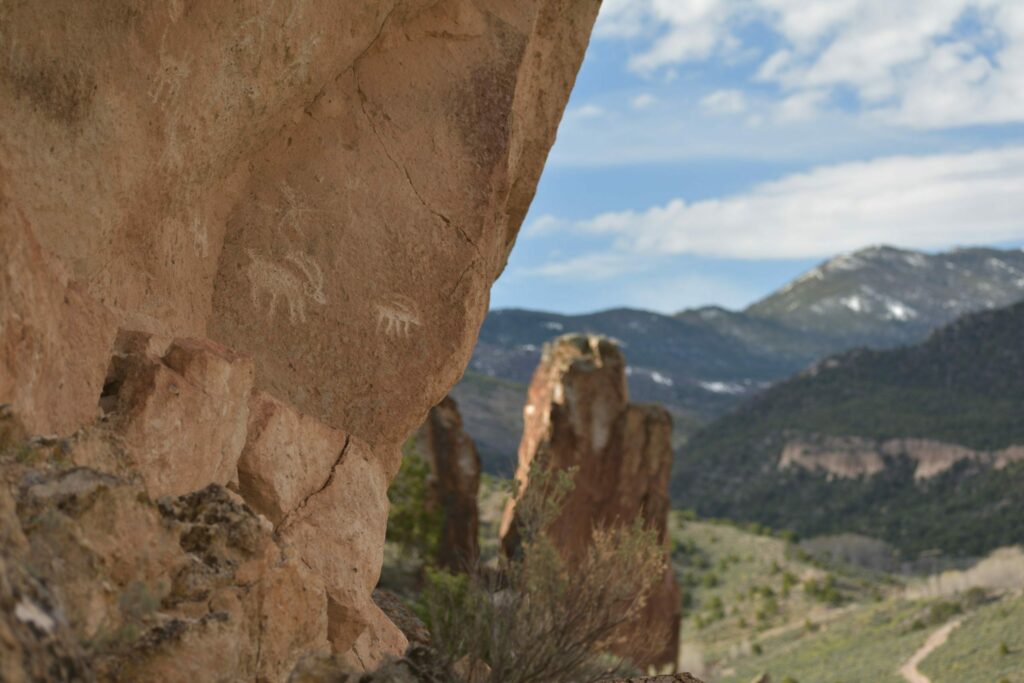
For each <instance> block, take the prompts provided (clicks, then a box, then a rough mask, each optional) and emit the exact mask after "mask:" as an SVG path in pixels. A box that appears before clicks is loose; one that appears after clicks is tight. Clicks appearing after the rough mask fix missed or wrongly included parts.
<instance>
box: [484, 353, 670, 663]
mask: <svg viewBox="0 0 1024 683" xmlns="http://www.w3.org/2000/svg"><path fill="white" fill-rule="evenodd" d="M523 417H524V422H525V428H524V430H523V439H522V442H521V443H520V445H519V466H518V470H517V472H516V479H517V481H519V482H522V483H523V484H524V485H523V486H521V487H520V495H523V493H524V492H525V491H526V488H527V487H528V486H529V474H530V469H531V467H533V466H535V465H537V466H541V467H545V468H551V469H553V470H567V469H569V468H573V467H575V468H578V470H577V472H576V476H575V479H574V488H573V490H572V492H571V493H570V494H569V496H568V499H567V500H566V502H565V506H564V508H563V510H562V512H561V514H560V515H559V517H558V518H557V519H556V520H555V521H554V523H553V524H552V525H551V527H550V528H549V529H548V532H549V533H550V534H551V535H552V537H553V538H554V539H555V541H556V543H557V545H558V547H559V548H561V549H562V550H563V552H564V553H565V554H566V556H567V557H572V556H574V555H578V554H579V553H581V552H582V551H583V550H584V549H585V548H586V547H587V546H588V544H589V543H590V540H591V533H592V531H593V529H595V528H600V527H606V526H612V525H622V524H631V523H633V522H634V521H635V520H636V519H637V518H640V519H641V520H642V521H643V523H644V525H645V526H646V527H648V528H651V529H654V530H655V531H656V532H657V534H658V537H659V539H660V540H661V541H662V542H663V543H667V542H668V539H667V526H668V511H669V499H668V483H669V478H670V476H671V468H672V447H671V436H672V421H671V418H670V417H669V415H668V413H667V412H666V411H665V410H664V409H663V408H660V407H657V406H646V405H632V404H630V403H629V398H628V393H627V390H626V361H625V358H624V357H623V355H622V352H621V351H620V350H619V348H618V347H617V346H616V345H615V344H614V343H612V342H611V341H609V340H608V339H606V338H602V337H596V336H588V335H565V336H563V337H559V338H558V339H556V340H555V341H553V342H551V343H550V344H548V345H546V346H545V348H544V353H543V356H542V358H541V362H540V365H538V366H537V370H536V372H535V373H534V375H533V380H532V381H531V383H530V388H529V394H528V398H527V402H526V406H525V408H524V410H523ZM501 535H502V543H503V545H504V546H505V548H506V551H508V552H511V551H512V550H513V547H514V545H515V543H516V542H517V530H516V516H515V502H514V501H512V502H510V504H509V506H508V507H507V508H506V510H505V517H504V519H503V520H502V526H501ZM680 610H681V600H680V594H679V588H678V586H677V585H676V583H675V579H674V576H673V574H672V571H671V569H670V568H668V569H667V570H666V572H665V575H664V576H663V577H662V580H661V582H660V583H659V584H658V586H657V588H656V589H655V592H654V594H653V595H652V596H651V599H650V601H649V603H648V605H647V609H646V612H645V614H644V617H643V619H642V623H640V624H637V625H636V626H635V629H634V630H632V631H631V632H630V633H629V638H630V640H629V642H628V643H627V645H626V646H625V648H624V649H623V653H624V654H627V655H631V654H632V655H635V654H636V653H643V655H642V656H640V657H639V659H640V661H639V662H638V663H640V664H659V665H660V664H672V665H674V664H675V663H676V659H677V652H678V641H679V625H680ZM653 634H660V635H662V636H663V637H664V639H665V642H664V643H663V644H658V648H656V649H658V652H657V653H656V654H655V655H653V656H651V655H650V651H651V642H650V639H651V638H652V637H653Z"/></svg>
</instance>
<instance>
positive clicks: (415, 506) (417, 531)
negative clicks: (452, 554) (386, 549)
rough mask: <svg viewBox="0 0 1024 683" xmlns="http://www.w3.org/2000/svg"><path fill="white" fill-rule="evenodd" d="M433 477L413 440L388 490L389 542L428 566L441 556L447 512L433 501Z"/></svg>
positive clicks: (405, 450) (407, 443)
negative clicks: (442, 530) (431, 481)
mask: <svg viewBox="0 0 1024 683" xmlns="http://www.w3.org/2000/svg"><path fill="white" fill-rule="evenodd" d="M429 476H430V465H429V464H428V463H427V462H426V460H424V458H423V456H422V455H420V453H419V451H418V450H417V449H416V442H415V440H414V439H410V440H409V441H407V442H406V443H405V445H404V446H403V447H402V466H401V468H400V469H399V470H398V475H397V476H396V477H395V480H394V481H393V482H392V484H391V487H390V488H389V489H388V500H389V501H390V502H391V511H390V512H389V513H388V527H387V540H389V541H391V542H393V543H397V544H398V545H399V546H400V547H401V548H402V550H403V552H408V553H415V554H416V555H418V556H419V557H420V559H421V560H422V561H423V562H424V563H427V564H429V563H431V562H433V561H434V558H435V557H436V556H437V548H438V544H439V543H440V539H441V525H442V523H443V511H442V510H441V508H440V506H437V505H434V504H433V503H432V501H431V492H430V485H429V483H428V478H429Z"/></svg>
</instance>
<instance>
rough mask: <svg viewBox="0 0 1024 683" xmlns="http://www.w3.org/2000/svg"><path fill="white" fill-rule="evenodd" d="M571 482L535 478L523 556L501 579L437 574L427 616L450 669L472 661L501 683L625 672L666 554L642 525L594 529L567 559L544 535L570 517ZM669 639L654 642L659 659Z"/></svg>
mask: <svg viewBox="0 0 1024 683" xmlns="http://www.w3.org/2000/svg"><path fill="white" fill-rule="evenodd" d="M571 476H572V473H564V472H563V473H557V474H552V473H548V472H544V471H540V470H537V471H534V472H531V474H530V487H529V488H528V489H527V491H526V493H525V494H524V496H523V498H522V499H521V500H520V501H519V502H518V503H517V507H516V512H517V519H518V520H519V535H520V537H519V548H518V552H517V553H516V554H515V556H514V557H512V558H502V559H500V560H499V566H498V568H497V570H496V571H495V570H492V571H486V570H480V571H477V572H475V573H473V574H471V575H469V576H462V577H452V576H450V575H447V574H439V573H435V572H431V573H430V574H429V575H428V579H429V580H428V586H427V589H426V590H425V591H424V594H423V597H422V610H423V612H424V615H425V616H426V618H427V621H428V624H429V626H430V630H431V634H432V636H433V642H434V645H435V647H436V648H437V649H438V651H439V653H440V655H441V656H442V657H443V658H445V659H446V660H447V661H449V662H455V661H458V660H461V659H464V658H465V661H467V662H470V663H475V664H476V666H477V671H475V672H473V673H474V674H475V675H478V676H481V677H482V678H483V679H484V680H487V681H492V682H494V683H497V682H499V681H500V682H501V683H586V682H589V681H597V680H601V679H603V678H605V677H607V676H609V675H611V674H614V673H618V672H620V671H622V670H623V669H624V666H623V665H624V663H623V661H622V660H621V659H620V658H617V657H615V656H612V655H611V654H610V653H611V652H612V651H614V650H615V648H616V646H617V645H620V644H621V643H622V642H623V640H624V639H625V638H626V637H627V636H628V634H629V631H628V625H629V624H630V622H632V621H634V620H635V619H636V618H637V617H638V616H639V615H640V614H641V613H642V611H643V610H644V608H645V606H646V604H647V598H648V596H649V595H650V593H651V591H652V589H653V588H654V586H655V584H656V583H657V582H659V581H660V580H661V577H662V576H663V573H664V571H665V549H664V548H663V547H662V545H661V544H660V543H659V542H658V539H657V535H656V534H655V533H654V532H652V531H649V530H646V529H644V528H643V527H642V526H641V525H640V524H639V523H636V524H633V525H629V526H620V527H616V528H607V529H595V530H594V533H593V542H592V543H591V545H590V547H589V548H588V550H587V551H586V552H585V553H584V554H583V555H582V556H581V557H574V558H571V559H567V558H565V557H563V555H562V553H561V552H560V551H559V548H557V547H556V545H555V543H553V542H552V540H551V538H549V536H548V535H547V533H546V531H545V529H546V528H547V527H548V525H550V523H551V522H552V521H554V520H555V519H556V518H557V517H558V515H559V513H560V512H561V509H562V506H563V504H564V502H565V498H566V496H567V495H568V493H569V492H570V491H571V489H572V484H571ZM661 635H663V636H664V637H668V634H661ZM664 637H659V634H654V633H651V634H649V641H650V642H651V644H652V653H653V652H655V651H657V650H659V649H660V648H661V647H662V646H663V645H664V642H665V640H664ZM484 664H486V667H484V666H483V665H484Z"/></svg>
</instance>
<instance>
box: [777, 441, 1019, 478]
mask: <svg viewBox="0 0 1024 683" xmlns="http://www.w3.org/2000/svg"><path fill="white" fill-rule="evenodd" d="M900 457H905V458H909V459H910V460H912V461H913V462H914V463H915V467H914V480H915V481H918V482H922V481H926V480H928V479H931V478H933V477H936V476H938V475H940V474H942V473H943V472H946V471H947V470H949V469H951V468H952V467H953V466H954V465H956V464H957V463H959V462H962V461H967V462H974V463H978V464H979V465H984V466H987V467H992V468H994V469H997V470H1000V469H1003V468H1004V467H1006V466H1008V465H1010V464H1012V463H1015V462H1018V461H1021V460H1024V446H1010V447H1008V448H1004V449H1001V450H995V451H976V450H974V449H971V448H967V447H966V446H961V445H959V444H952V443H943V442H941V441H935V440H932V439H886V440H871V439H862V438H859V437H852V436H849V437H835V436H819V437H817V438H814V439H806V438H804V439H794V440H792V441H789V442H787V443H786V445H785V446H784V447H783V450H782V455H781V456H780V457H779V465H778V466H779V469H787V468H790V467H799V468H801V469H805V470H810V471H812V472H813V471H821V472H824V473H826V474H827V475H828V476H829V477H830V478H831V477H838V478H840V479H856V478H858V477H872V476H874V475H876V474H880V473H881V472H883V471H884V470H885V469H886V467H887V466H888V463H889V461H892V460H894V459H896V458H900Z"/></svg>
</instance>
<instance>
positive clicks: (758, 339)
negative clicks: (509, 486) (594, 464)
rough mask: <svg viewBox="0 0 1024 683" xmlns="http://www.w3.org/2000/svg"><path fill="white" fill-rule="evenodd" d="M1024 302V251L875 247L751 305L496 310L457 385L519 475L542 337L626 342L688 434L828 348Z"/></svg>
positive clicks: (641, 377) (636, 381) (477, 431)
mask: <svg viewBox="0 0 1024 683" xmlns="http://www.w3.org/2000/svg"><path fill="white" fill-rule="evenodd" d="M1021 299H1024V251H1022V250H998V249H959V250H955V251H952V252H948V253H944V254H925V253H920V252H914V251H907V250H900V249H895V248H892V247H871V248H868V249H863V250H860V251H858V252H855V253H853V254H846V255H842V256H838V257H836V258H833V259H830V260H828V261H825V262H824V263H822V264H821V265H819V266H818V267H816V268H814V269H812V270H811V271H809V272H808V273H805V274H804V275H802V276H801V277H799V278H797V279H796V280H794V281H793V282H791V283H790V284H788V285H786V286H785V287H783V288H781V289H779V290H778V291H776V292H774V293H773V294H771V295H769V296H768V297H766V298H764V299H762V300H761V301H758V302H757V303H755V304H753V305H751V306H750V307H748V308H747V309H746V310H744V311H730V310H727V309H724V308H720V307H714V306H709V307H703V308H698V309H691V310H686V311H682V312H680V313H678V314H676V315H673V316H666V315H661V314H658V313H653V312H650V311H639V310H634V309H612V310H607V311H601V312H597V313H592V314H588V315H560V314H555V313H547V312H543V311H527V310H521V309H507V310H495V311H492V312H491V313H490V314H489V315H488V316H487V319H486V320H485V322H484V325H483V328H482V330H481V333H480V339H479V341H478V344H477V347H476V350H475V351H474V354H473V358H472V361H471V363H470V366H469V370H468V371H467V373H466V376H465V377H464V379H463V381H462V382H461V383H460V384H459V385H458V386H457V387H456V388H455V390H454V392H453V393H454V394H455V397H456V399H457V400H458V401H459V403H460V405H463V406H468V405H470V404H472V405H474V408H471V409H470V410H469V414H467V415H466V416H465V418H466V424H467V430H468V431H469V433H471V434H472V435H473V437H474V438H475V439H476V440H477V441H478V443H479V445H480V450H481V456H482V458H483V460H484V467H485V469H486V470H489V471H492V472H503V473H510V472H511V471H512V469H514V462H515V451H516V447H517V445H518V440H519V434H520V431H521V425H522V418H521V415H520V414H519V410H520V409H521V406H522V403H523V399H524V397H525V385H526V383H527V382H528V381H529V378H530V375H531V373H532V372H533V369H534V368H535V367H536V365H537V362H538V360H539V358H540V351H541V348H542V347H543V344H544V342H546V341H548V340H549V339H551V338H553V337H555V336H557V335H559V334H562V333H564V332H593V333H599V334H605V335H608V336H611V337H614V338H615V339H617V340H619V341H620V342H621V343H622V344H623V346H624V350H625V353H626V357H627V359H628V360H629V363H630V377H629V385H630V392H631V394H632V397H633V399H634V400H636V401H652V402H658V403H662V404H664V405H665V406H666V407H667V408H668V409H669V410H670V411H671V412H672V413H673V415H674V417H675V420H676V423H677V432H678V434H679V437H680V439H682V438H684V437H685V436H686V435H687V434H689V433H691V432H692V431H693V429H694V427H695V426H696V425H697V424H699V423H702V422H707V421H710V420H713V419H715V418H717V417H719V416H721V415H723V414H725V413H726V412H728V410H730V409H731V408H733V407H735V406H736V405H738V404H739V403H740V402H741V401H743V400H744V399H746V398H748V397H750V396H751V395H754V394H756V393H758V392H760V391H762V390H763V389H765V388H766V387H768V386H770V385H771V384H773V383H775V382H778V381H779V380H782V379H785V378H786V377H789V376H790V375H792V374H793V373H795V372H798V371H800V370H801V369H803V368H806V367H807V366H808V365H810V364H812V363H814V362H816V361H818V360H820V359H821V358H823V357H825V356H828V355H830V354H834V353H838V352H841V351H845V350H847V349H850V348H854V347H857V346H870V347H876V348H889V347H893V346H898V345H901V344H911V343H915V342H918V341H920V340H922V339H924V338H925V337H926V336H927V335H928V334H929V333H930V332H931V331H932V330H933V329H935V328H937V327H939V326H941V325H943V324H946V323H948V322H950V321H952V320H954V319H955V318H957V317H959V316H960V315H962V314H964V313H967V312H970V311H977V310H983V309H986V308H997V307H1001V306H1006V305H1009V304H1011V303H1013V302H1015V301H1018V300H1021Z"/></svg>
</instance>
